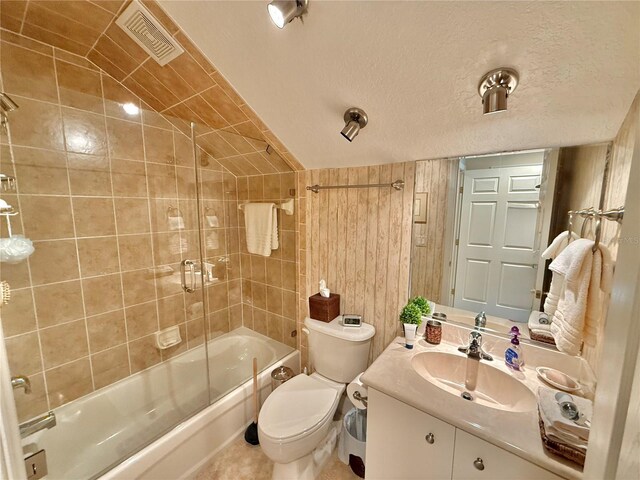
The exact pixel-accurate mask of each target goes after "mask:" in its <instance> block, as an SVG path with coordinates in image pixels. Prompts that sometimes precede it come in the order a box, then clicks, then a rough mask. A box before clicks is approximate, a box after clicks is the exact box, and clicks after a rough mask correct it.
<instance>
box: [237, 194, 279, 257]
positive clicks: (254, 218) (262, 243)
mask: <svg viewBox="0 0 640 480" xmlns="http://www.w3.org/2000/svg"><path fill="white" fill-rule="evenodd" d="M244 223H245V227H246V237H247V250H248V251H249V253H255V254H258V255H262V256H264V257H269V256H271V250H276V249H277V248H278V216H277V210H276V206H275V204H273V203H247V204H245V205H244Z"/></svg>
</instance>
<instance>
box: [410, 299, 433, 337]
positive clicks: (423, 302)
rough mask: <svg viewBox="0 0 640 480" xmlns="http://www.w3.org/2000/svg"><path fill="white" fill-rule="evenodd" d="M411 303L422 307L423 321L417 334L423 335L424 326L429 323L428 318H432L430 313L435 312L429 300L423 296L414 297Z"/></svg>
mask: <svg viewBox="0 0 640 480" xmlns="http://www.w3.org/2000/svg"><path fill="white" fill-rule="evenodd" d="M410 303H413V304H414V305H415V306H416V307H418V308H419V309H420V315H421V316H422V322H421V323H420V326H419V327H418V331H417V335H418V336H419V337H421V336H422V335H424V328H425V326H426V325H427V320H429V318H430V317H429V315H431V314H432V313H433V309H432V305H431V302H430V301H429V300H427V299H426V298H424V297H421V296H417V297H413V298H412V299H411V301H410Z"/></svg>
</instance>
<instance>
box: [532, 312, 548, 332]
mask: <svg viewBox="0 0 640 480" xmlns="http://www.w3.org/2000/svg"><path fill="white" fill-rule="evenodd" d="M541 319H546V320H547V321H548V322H549V323H540V320H541ZM528 326H529V330H531V331H532V332H533V333H538V334H541V335H547V336H550V335H551V320H550V319H549V316H548V315H547V314H546V313H544V312H538V311H533V312H531V314H530V315H529V322H528Z"/></svg>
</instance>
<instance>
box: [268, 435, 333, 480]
mask: <svg viewBox="0 0 640 480" xmlns="http://www.w3.org/2000/svg"><path fill="white" fill-rule="evenodd" d="M339 434H340V422H333V425H331V428H330V429H329V432H327V435H326V436H325V437H324V439H323V440H322V441H321V442H320V444H319V445H318V446H317V447H316V448H315V450H313V451H312V452H311V453H309V454H307V455H305V456H304V457H301V458H298V459H297V460H294V461H293V462H289V463H275V462H274V464H273V474H272V475H271V479H272V480H315V479H316V478H317V477H318V475H319V474H320V472H321V471H322V469H323V468H324V466H325V465H326V464H327V461H328V460H329V458H330V457H331V453H332V452H333V450H334V448H336V443H337V440H338V435H339Z"/></svg>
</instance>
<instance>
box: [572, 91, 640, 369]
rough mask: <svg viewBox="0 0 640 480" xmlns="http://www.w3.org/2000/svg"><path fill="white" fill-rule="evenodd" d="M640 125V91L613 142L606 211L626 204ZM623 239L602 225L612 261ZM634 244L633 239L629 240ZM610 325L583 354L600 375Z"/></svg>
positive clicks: (606, 305) (605, 310) (612, 224)
mask: <svg viewBox="0 0 640 480" xmlns="http://www.w3.org/2000/svg"><path fill="white" fill-rule="evenodd" d="M638 122H640V92H638V94H637V95H636V98H635V100H634V101H633V104H632V105H631V108H630V109H629V112H628V113H627V116H626V117H625V120H624V122H623V123H622V126H621V127H620V130H619V131H618V135H616V138H615V139H614V141H613V147H612V151H611V160H610V164H609V178H608V180H607V183H606V184H605V185H604V189H605V197H604V198H605V200H604V210H608V209H611V208H617V207H620V206H622V205H624V204H625V198H626V196H627V186H628V184H629V175H630V171H631V160H632V159H633V148H634V145H635V135H636V132H637V131H638ZM621 240H623V241H624V240H625V239H621V238H620V225H619V224H618V223H616V222H610V221H604V222H603V225H602V233H601V241H602V243H603V244H605V245H606V246H607V247H608V248H609V250H610V251H611V258H612V259H613V261H614V262H615V261H616V258H617V256H618V244H619V242H620V241H621ZM626 240H627V241H632V239H626ZM609 301H610V297H607V298H606V301H605V302H604V305H603V309H602V318H605V319H606V318H607V313H608V310H609ZM605 323H606V322H604V321H603V322H600V332H599V334H598V342H597V343H596V344H595V345H587V344H585V346H584V348H583V351H582V355H583V356H584V358H585V359H586V360H587V362H589V365H591V368H593V370H594V371H595V372H596V374H598V370H599V364H600V357H601V354H602V347H603V345H604V339H603V335H604V326H605Z"/></svg>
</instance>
